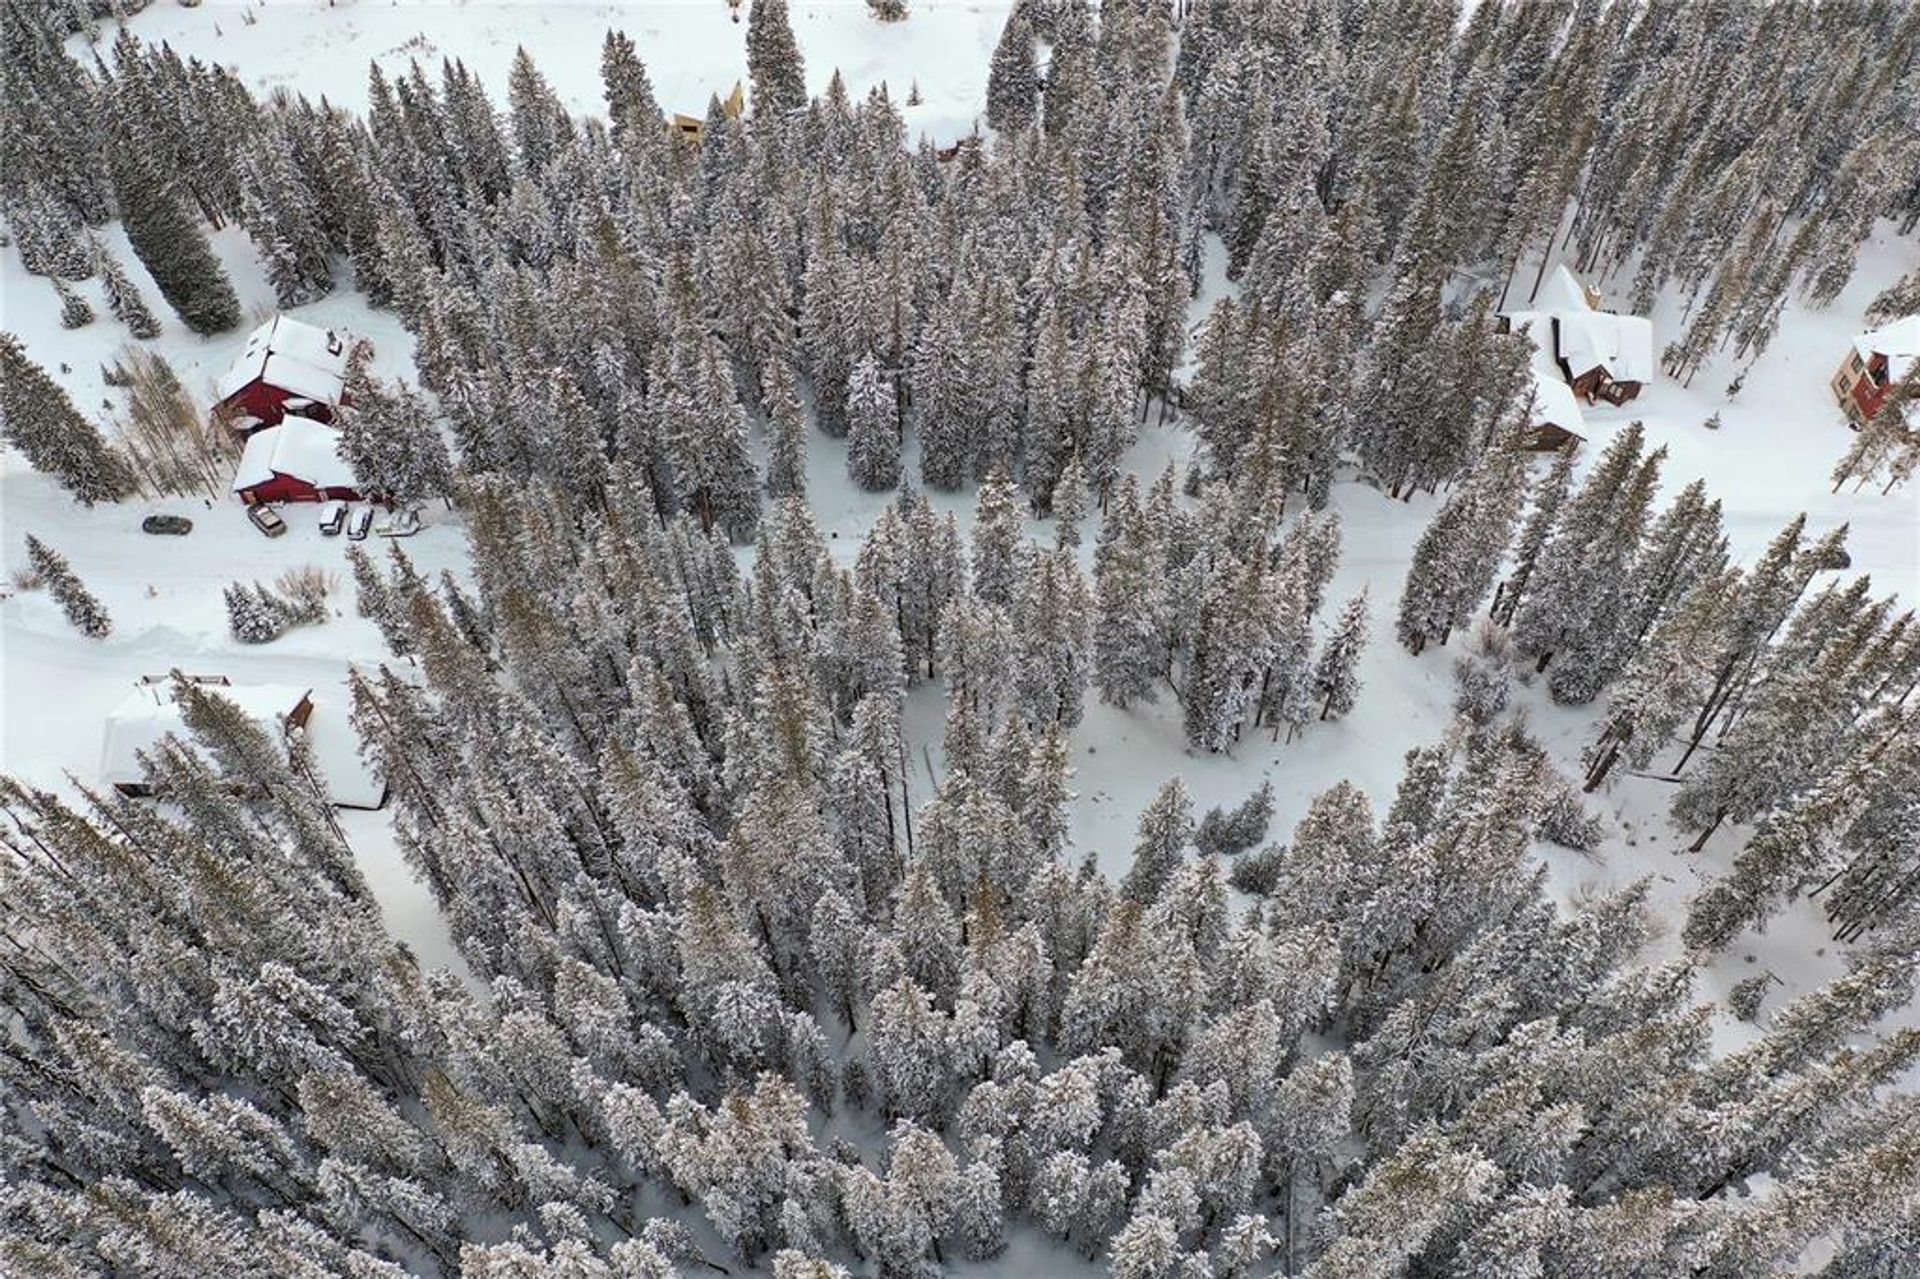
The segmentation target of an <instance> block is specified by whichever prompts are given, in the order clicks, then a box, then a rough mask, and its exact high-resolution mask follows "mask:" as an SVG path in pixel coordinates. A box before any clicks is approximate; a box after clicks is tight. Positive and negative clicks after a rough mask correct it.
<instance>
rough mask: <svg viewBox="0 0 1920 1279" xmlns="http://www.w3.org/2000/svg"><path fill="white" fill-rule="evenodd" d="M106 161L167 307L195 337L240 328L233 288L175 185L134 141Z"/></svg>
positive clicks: (115, 146) (114, 147)
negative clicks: (177, 192)
mask: <svg viewBox="0 0 1920 1279" xmlns="http://www.w3.org/2000/svg"><path fill="white" fill-rule="evenodd" d="M107 157H108V162H109V165H110V167H111V169H112V172H113V189H114V198H115V201H116V202H117V203H118V204H119V206H120V216H121V218H122V220H123V221H124V222H125V223H126V228H127V239H128V241H129V242H130V243H131V244H132V245H133V251H134V253H135V254H136V255H137V256H138V257H139V259H140V263H141V265H142V266H144V267H146V268H147V274H148V275H150V276H152V277H153V282H154V283H155V284H156V285H158V286H159V288H160V296H162V297H164V298H165V299H166V300H167V305H168V306H171V307H172V308H173V309H174V312H175V314H177V315H179V317H180V319H181V320H182V322H184V323H185V324H186V326H187V327H188V328H190V329H192V330H193V331H194V332H195V333H201V334H208V333H224V332H226V331H227V330H228V329H230V328H232V327H233V326H234V325H236V324H238V323H240V300H239V299H238V298H237V297H235V296H234V292H233V285H232V284H231V283H230V282H229V281H228V279H227V273H226V271H225V269H223V268H222V267H221V265H220V259H219V258H217V257H215V256H214V253H213V247H212V245H210V244H208V243H207V237H206V233H205V232H204V231H202V230H201V229H200V226H199V225H198V224H197V223H196V222H195V221H194V220H193V218H192V217H191V216H190V215H189V214H188V213H187V212H186V211H185V210H184V209H182V208H181V207H180V204H179V202H178V201H177V199H176V198H175V196H174V193H173V190H172V186H171V184H170V183H168V182H167V181H165V180H164V179H162V178H161V177H160V175H159V174H157V173H155V172H154V169H153V166H152V164H151V163H150V162H149V161H148V160H147V159H146V158H145V156H144V155H142V153H141V151H140V149H139V147H138V146H137V145H136V144H135V143H134V142H132V141H131V140H118V141H115V142H113V143H111V144H109V146H108V148H107Z"/></svg>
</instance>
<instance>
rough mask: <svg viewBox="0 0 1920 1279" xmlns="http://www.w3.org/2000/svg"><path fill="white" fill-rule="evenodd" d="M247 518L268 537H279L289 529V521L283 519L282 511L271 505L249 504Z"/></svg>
mask: <svg viewBox="0 0 1920 1279" xmlns="http://www.w3.org/2000/svg"><path fill="white" fill-rule="evenodd" d="M247 518H248V519H250V520H252V521H253V526H254V527H255V528H257V529H259V530H260V531H261V532H262V533H265V534H266V535H267V536H268V537H279V536H280V535H281V534H282V533H285V532H286V531H287V522H286V521H285V520H283V519H281V518H280V512H278V511H276V510H274V509H273V508H272V507H271V506H249V507H248V508H247Z"/></svg>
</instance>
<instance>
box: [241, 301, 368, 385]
mask: <svg viewBox="0 0 1920 1279" xmlns="http://www.w3.org/2000/svg"><path fill="white" fill-rule="evenodd" d="M352 348H353V337H352V335H351V334H349V333H346V332H344V331H342V330H339V329H322V328H317V327H315V326H314V325H311V324H305V323H302V322H301V321H299V320H295V319H291V318H289V317H288V316H284V315H276V316H274V317H273V318H272V319H271V320H268V321H267V322H266V323H265V324H262V325H261V326H260V327H259V328H257V329H255V330H254V331H253V332H251V333H249V334H247V344H246V346H244V347H242V348H241V350H240V356H239V358H238V359H236V360H235V361H234V362H233V367H232V368H230V369H228V370H227V371H226V373H225V374H224V375H223V376H222V377H221V379H220V384H219V388H218V389H219V393H220V398H221V399H223V400H224V399H226V398H227V397H228V396H230V395H233V394H234V393H235V392H237V391H239V390H240V389H241V388H242V387H244V386H246V385H247V384H248V383H249V382H252V381H254V380H255V379H256V378H258V379H262V380H264V381H266V382H267V383H268V384H269V385H272V386H277V387H280V388H281V389H282V390H285V391H290V392H292V393H293V394H294V395H298V396H303V397H305V398H306V399H309V400H320V401H328V402H331V401H335V400H338V399H339V398H340V391H341V388H342V387H344V386H345V385H346V381H347V357H348V355H349V354H350V353H351V351H352Z"/></svg>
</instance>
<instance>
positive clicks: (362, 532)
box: [347, 506, 373, 542]
mask: <svg viewBox="0 0 1920 1279" xmlns="http://www.w3.org/2000/svg"><path fill="white" fill-rule="evenodd" d="M372 527H373V508H372V507H371V506H356V507H354V508H353V514H352V515H351V516H349V517H348V519H347V540H348V541H349V542H364V541H366V540H367V530H368V529H371V528H372Z"/></svg>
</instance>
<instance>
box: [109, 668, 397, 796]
mask: <svg viewBox="0 0 1920 1279" xmlns="http://www.w3.org/2000/svg"><path fill="white" fill-rule="evenodd" d="M201 687H202V690H203V691H205V692H208V693H212V694H213V695H215V696H217V697H224V698H225V699H226V700H228V701H229V702H232V703H233V704H234V705H235V706H237V707H239V708H240V711H241V713H243V714H244V715H246V717H247V718H248V719H250V720H252V721H253V722H254V723H256V724H258V725H260V726H261V727H262V728H264V729H266V730H267V731H268V732H269V733H271V734H272V735H273V736H274V739H275V740H276V741H278V740H280V737H281V734H282V733H283V732H284V731H285V729H286V721H287V716H289V715H291V714H292V713H293V710H294V708H295V707H297V706H299V705H300V703H301V701H302V700H303V699H306V698H309V697H311V696H312V695H311V692H310V691H309V690H308V689H306V688H303V687H301V686H300V685H298V684H220V685H202V686H201ZM297 731H299V732H302V733H304V734H305V736H306V741H307V745H308V747H309V748H310V749H311V751H312V757H313V766H314V771H315V772H316V773H318V774H319V781H320V783H321V784H322V785H323V786H325V787H326V790H327V798H328V799H329V800H330V801H331V802H332V803H335V804H339V805H342V806H343V807H347V808H378V807H379V806H380V801H381V800H382V799H384V798H385V797H386V787H385V786H383V785H381V783H380V780H379V779H378V778H377V777H376V776H374V774H373V771H372V770H371V769H369V768H368V767H367V765H366V763H365V762H364V761H363V760H362V759H361V758H360V741H359V738H358V737H357V736H356V735H355V733H354V731H353V725H352V724H351V723H350V722H349V721H348V718H347V712H346V709H345V697H344V696H342V697H339V698H312V706H311V708H310V711H309V713H308V715H307V722H306V726H305V727H304V728H302V729H299V730H297ZM169 734H171V735H173V736H175V737H178V738H180V739H181V740H182V741H187V740H190V735H189V734H188V732H187V726H186V720H185V717H184V716H182V715H181V713H180V707H179V705H178V704H177V703H176V702H175V701H174V700H173V688H172V686H171V685H170V684H142V685H140V686H139V687H138V688H136V689H135V690H134V691H133V692H132V693H131V694H129V695H128V696H127V699H126V700H125V701H123V702H121V703H120V705H119V706H117V707H115V708H114V710H113V713H112V714H110V715H108V716H107V724H106V732H105V737H104V741H103V743H102V746H101V751H100V777H101V780H102V781H104V782H105V783H106V784H107V785H109V786H120V785H131V784H137V783H139V782H140V781H141V780H142V773H141V768H140V755H141V753H143V752H147V753H151V752H152V751H153V749H154V748H155V747H157V746H159V745H160V742H161V739H162V738H165V737H167V736H168V735H169Z"/></svg>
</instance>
